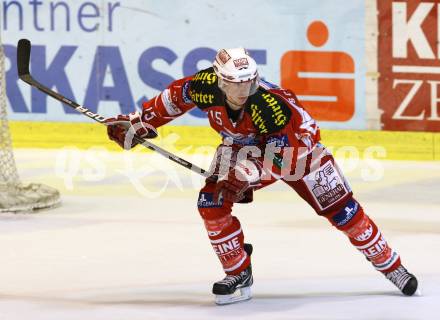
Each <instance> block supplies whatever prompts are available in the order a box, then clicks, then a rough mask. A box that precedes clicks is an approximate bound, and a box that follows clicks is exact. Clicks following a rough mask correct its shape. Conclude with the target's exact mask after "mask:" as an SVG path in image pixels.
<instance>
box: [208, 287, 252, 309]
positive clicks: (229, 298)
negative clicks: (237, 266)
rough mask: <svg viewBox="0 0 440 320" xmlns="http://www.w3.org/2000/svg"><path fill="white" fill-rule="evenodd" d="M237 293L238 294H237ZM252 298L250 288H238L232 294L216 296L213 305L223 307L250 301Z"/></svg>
mask: <svg viewBox="0 0 440 320" xmlns="http://www.w3.org/2000/svg"><path fill="white" fill-rule="evenodd" d="M238 291H239V292H238ZM251 298H252V293H251V288H250V287H245V288H240V289H239V290H237V291H236V292H234V293H233V294H224V295H222V294H217V295H216V296H215V303H216V304H218V305H220V306H223V305H227V304H232V303H237V302H240V301H246V300H250V299H251Z"/></svg>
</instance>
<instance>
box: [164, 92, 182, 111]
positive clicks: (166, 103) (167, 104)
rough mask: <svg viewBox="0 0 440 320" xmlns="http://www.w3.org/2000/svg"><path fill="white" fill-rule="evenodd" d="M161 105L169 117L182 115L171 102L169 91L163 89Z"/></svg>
mask: <svg viewBox="0 0 440 320" xmlns="http://www.w3.org/2000/svg"><path fill="white" fill-rule="evenodd" d="M162 103H163V105H164V106H165V109H166V110H167V112H168V114H169V115H170V116H175V115H178V114H180V113H182V110H180V109H179V107H177V106H176V105H175V104H174V102H173V101H172V99H171V92H170V89H165V90H164V91H163V92H162Z"/></svg>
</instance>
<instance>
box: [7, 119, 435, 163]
mask: <svg viewBox="0 0 440 320" xmlns="http://www.w3.org/2000/svg"><path fill="white" fill-rule="evenodd" d="M10 126H11V132H12V137H13V144H14V147H16V148H30V147H31V148H62V147H65V146H74V147H77V148H80V149H88V148H91V147H97V146H99V147H104V148H106V149H108V150H114V151H117V150H119V148H118V147H117V146H116V145H115V144H114V143H112V142H111V141H109V140H108V139H107V135H106V129H105V127H104V126H100V125H96V124H93V123H69V122H67V123H56V122H28V121H12V122H11V124H10ZM158 130H159V137H160V138H159V139H155V140H153V142H154V143H156V144H158V145H160V146H162V147H165V148H167V149H169V150H174V151H178V150H182V149H184V153H190V154H193V153H201V152H202V153H203V152H210V151H211V150H212V149H213V148H215V147H216V146H217V145H218V143H219V142H220V138H219V135H218V134H217V133H216V132H215V131H214V130H213V129H211V128H210V127H205V126H194V127H189V126H173V125H168V126H164V127H161V128H159V129H158ZM321 136H322V142H323V143H324V144H325V145H326V146H328V147H332V148H333V152H335V153H338V152H341V153H343V152H350V151H351V152H352V151H353V148H354V149H356V150H357V152H358V153H359V155H360V156H361V157H362V158H363V156H364V155H365V152H366V150H373V151H374V150H379V153H378V154H373V157H375V158H383V159H390V160H391V159H393V160H439V159H440V134H438V133H430V132H393V131H354V130H329V129H323V130H322V134H321ZM368 148H370V149H368ZM371 148H373V149H371ZM347 150H348V151H347ZM382 150H384V152H385V154H384V153H383V151H382ZM354 152H356V151H354ZM367 152H368V151H367Z"/></svg>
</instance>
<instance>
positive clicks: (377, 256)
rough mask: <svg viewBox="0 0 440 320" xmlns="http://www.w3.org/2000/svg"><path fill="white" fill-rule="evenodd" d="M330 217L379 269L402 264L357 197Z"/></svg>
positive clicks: (389, 270)
mask: <svg viewBox="0 0 440 320" xmlns="http://www.w3.org/2000/svg"><path fill="white" fill-rule="evenodd" d="M328 218H329V220H330V222H331V223H332V224H333V225H334V226H335V227H336V228H337V229H339V230H341V231H343V232H344V233H345V234H346V235H347V236H348V238H349V240H350V242H351V243H352V244H353V245H354V246H355V247H356V248H357V249H358V250H359V251H360V252H362V253H363V254H364V255H365V257H366V258H367V259H368V260H369V261H370V262H371V263H372V264H373V266H374V267H375V268H376V269H377V270H379V271H381V272H383V273H388V272H391V271H393V270H395V269H397V268H398V267H399V266H400V265H401V262H400V257H399V255H398V254H397V253H396V252H395V251H394V250H393V249H392V248H391V247H390V246H389V245H388V243H387V241H386V240H385V238H384V237H383V235H382V233H381V232H380V230H379V228H378V227H377V226H376V224H375V223H374V222H373V221H372V220H371V218H369V217H368V216H367V215H366V214H365V213H364V210H363V209H362V207H361V206H360V204H359V203H358V202H357V201H356V200H355V199H353V198H352V199H350V200H349V201H347V203H346V204H345V206H344V207H342V209H340V210H339V211H337V212H335V213H333V214H331V215H330V216H329V217H328Z"/></svg>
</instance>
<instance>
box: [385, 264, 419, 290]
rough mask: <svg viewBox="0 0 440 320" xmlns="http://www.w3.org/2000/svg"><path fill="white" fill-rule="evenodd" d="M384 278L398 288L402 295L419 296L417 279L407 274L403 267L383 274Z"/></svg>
mask: <svg viewBox="0 0 440 320" xmlns="http://www.w3.org/2000/svg"><path fill="white" fill-rule="evenodd" d="M385 277H387V279H388V280H390V281H391V282H392V283H393V284H394V285H395V286H396V287H397V288H399V289H400V291H402V293H403V294H404V295H406V296H412V295H414V294H415V295H421V293H420V290H417V287H418V282H417V278H416V277H415V276H414V275H413V274H411V273H409V272H408V270H406V269H405V267H404V266H399V267H398V268H397V269H396V270H394V271H391V272H388V273H385Z"/></svg>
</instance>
